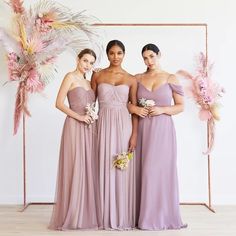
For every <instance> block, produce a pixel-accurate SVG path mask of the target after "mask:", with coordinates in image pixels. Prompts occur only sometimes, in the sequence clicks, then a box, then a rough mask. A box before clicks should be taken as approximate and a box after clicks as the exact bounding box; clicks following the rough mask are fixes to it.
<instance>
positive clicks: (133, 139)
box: [129, 76, 138, 152]
mask: <svg viewBox="0 0 236 236" xmlns="http://www.w3.org/2000/svg"><path fill="white" fill-rule="evenodd" d="M130 77H131V79H130V80H131V85H130V92H129V101H130V102H131V104H132V105H134V106H136V105H137V81H136V80H135V78H134V77H133V76H130ZM137 135H138V117H137V116H136V115H135V114H132V134H131V137H130V140H129V151H130V152H133V151H134V149H135V147H136V143H137Z"/></svg>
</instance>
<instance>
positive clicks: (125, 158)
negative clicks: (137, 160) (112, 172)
mask: <svg viewBox="0 0 236 236" xmlns="http://www.w3.org/2000/svg"><path fill="white" fill-rule="evenodd" d="M132 159H133V153H132V152H122V153H121V154H118V155H116V157H115V160H114V161H113V167H116V168H118V169H120V170H125V169H127V167H128V165H129V161H130V160H132Z"/></svg>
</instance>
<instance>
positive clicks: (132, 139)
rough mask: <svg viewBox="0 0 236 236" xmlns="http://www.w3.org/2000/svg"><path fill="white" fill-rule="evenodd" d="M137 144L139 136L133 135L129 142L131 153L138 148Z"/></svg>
mask: <svg viewBox="0 0 236 236" xmlns="http://www.w3.org/2000/svg"><path fill="white" fill-rule="evenodd" d="M136 143H137V135H131V137H130V140H129V150H128V151H129V152H133V151H134V149H135V148H136Z"/></svg>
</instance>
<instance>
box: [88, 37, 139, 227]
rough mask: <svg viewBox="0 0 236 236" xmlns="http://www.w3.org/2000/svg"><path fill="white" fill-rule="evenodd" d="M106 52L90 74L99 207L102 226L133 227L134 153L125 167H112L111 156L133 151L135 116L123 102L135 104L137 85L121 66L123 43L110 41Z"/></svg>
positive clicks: (134, 216)
mask: <svg viewBox="0 0 236 236" xmlns="http://www.w3.org/2000/svg"><path fill="white" fill-rule="evenodd" d="M106 52H107V57H108V60H109V62H110V65H109V67H108V68H105V69H103V70H101V71H99V72H97V73H94V75H93V77H92V87H93V89H94V91H95V92H96V94H97V97H98V102H99V117H98V162H99V166H98V170H99V178H98V181H99V197H100V204H99V208H100V209H101V216H102V227H103V229H107V230H112V229H113V230H128V229H132V228H135V220H136V200H135V198H136V190H135V188H136V186H135V178H136V177H135V161H136V160H135V157H134V158H133V159H132V160H131V161H130V162H129V166H128V168H127V169H125V170H120V169H117V168H115V167H113V160H114V158H115V156H116V155H117V154H120V153H122V152H127V151H133V150H134V147H135V144H136V136H137V130H136V129H137V118H135V117H133V118H131V115H130V114H129V112H128V109H127V103H128V102H129V101H131V102H132V103H133V104H136V89H137V85H136V80H135V79H134V78H133V76H131V75H130V74H128V73H127V72H126V71H125V70H123V69H122V67H121V63H122V60H123V58H124V54H125V47H124V45H123V43H122V42H120V41H118V40H112V41H110V42H109V43H108V45H107V48H106ZM132 119H133V125H132Z"/></svg>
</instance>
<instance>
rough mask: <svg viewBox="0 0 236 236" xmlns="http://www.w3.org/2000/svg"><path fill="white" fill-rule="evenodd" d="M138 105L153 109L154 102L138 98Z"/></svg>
mask: <svg viewBox="0 0 236 236" xmlns="http://www.w3.org/2000/svg"><path fill="white" fill-rule="evenodd" d="M138 105H139V106H141V107H153V106H155V105H156V104H155V101H154V100H151V99H146V98H140V99H139V100H138Z"/></svg>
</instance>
